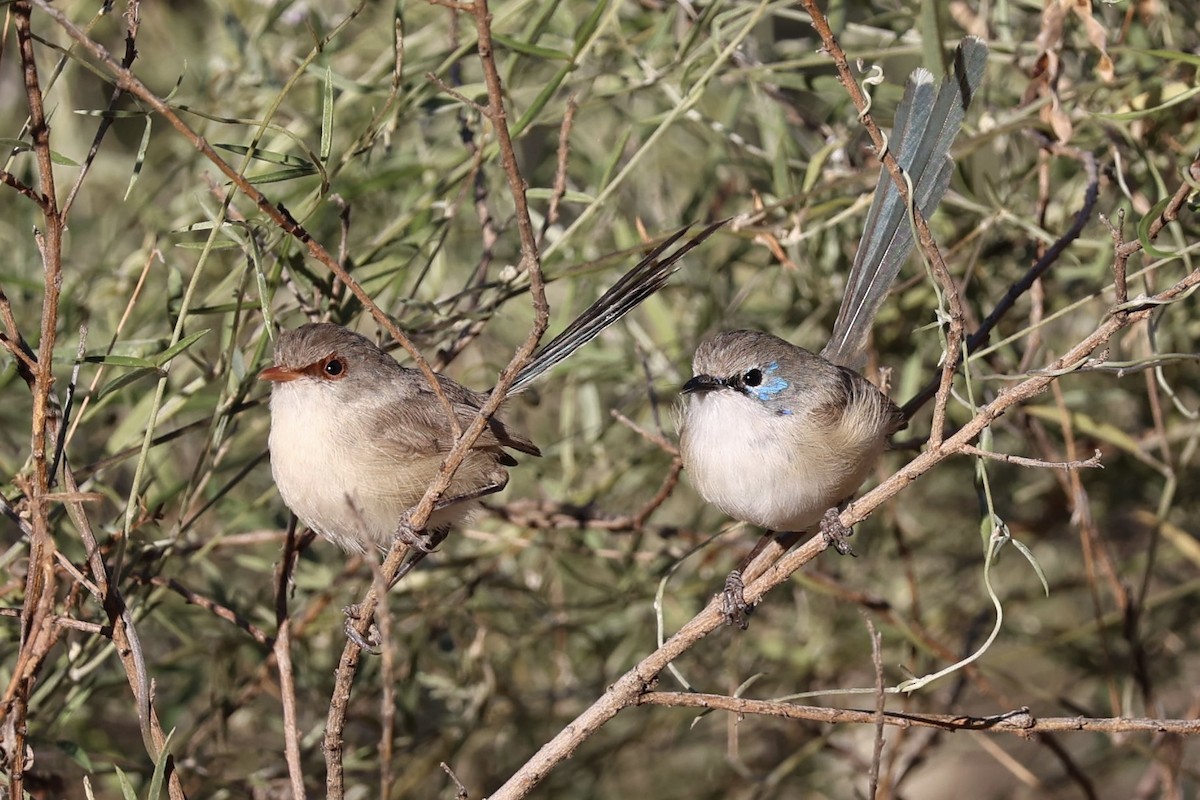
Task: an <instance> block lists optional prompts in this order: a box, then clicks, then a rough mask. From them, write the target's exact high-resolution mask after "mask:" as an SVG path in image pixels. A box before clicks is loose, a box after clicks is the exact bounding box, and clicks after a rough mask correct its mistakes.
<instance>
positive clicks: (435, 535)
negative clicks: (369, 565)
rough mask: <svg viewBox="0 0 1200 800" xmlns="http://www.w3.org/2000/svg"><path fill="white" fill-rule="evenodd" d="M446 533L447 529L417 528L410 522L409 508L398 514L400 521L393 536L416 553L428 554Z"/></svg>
mask: <svg viewBox="0 0 1200 800" xmlns="http://www.w3.org/2000/svg"><path fill="white" fill-rule="evenodd" d="M447 533H449V530H448V529H441V530H432V531H427V530H424V529H421V530H418V529H417V528H415V527H414V526H413V524H412V509H409V510H408V511H405V512H404V513H403V514H401V515H400V521H399V522H398V523H397V524H396V533H395V537H396V538H397V539H399V540H400V541H401V542H403V543H404V544H406V545H408V546H409V547H411V548H412V549H413V550H416V551H417V552H418V553H422V554H424V555H428V554H429V553H432V552H433V551H434V550H436V549H437V546H438V545H439V544H441V543H442V540H443V539H445V538H446V534H447Z"/></svg>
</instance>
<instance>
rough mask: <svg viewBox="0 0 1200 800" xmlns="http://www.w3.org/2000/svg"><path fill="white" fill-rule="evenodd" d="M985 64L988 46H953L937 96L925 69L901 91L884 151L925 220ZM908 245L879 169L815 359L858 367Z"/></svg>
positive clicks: (901, 215)
mask: <svg viewBox="0 0 1200 800" xmlns="http://www.w3.org/2000/svg"><path fill="white" fill-rule="evenodd" d="M986 66H987V45H986V44H984V43H983V41H982V40H981V39H978V38H976V37H973V36H971V37H967V38H966V39H964V40H963V41H962V43H961V44H959V46H958V50H957V51H956V52H955V58H954V71H953V73H952V74H951V75H949V76H947V77H946V78H944V79H943V80H942V83H941V85H940V86H939V87H938V89H937V92H936V94H935V92H934V88H933V76H932V75H931V74H930V73H929V71H928V70H925V69H917V70H914V71H913V73H912V75H910V76H909V79H908V83H907V84H906V85H905V88H904V97H903V98H902V99H901V101H900V106H899V107H898V108H897V109H896V121H895V125H894V127H893V131H892V136H891V140H890V141H889V143H888V149H889V150H891V152H892V153H893V154H894V155H895V156H896V160H897V162H898V163H899V165H900V167H901V168H902V169H903V170H904V171H905V173H907V175H908V176H909V179H910V180H911V181H912V189H913V191H912V194H913V202H914V204H915V205H916V207H917V208H918V209H920V211H921V214H922V215H923V216H926V217H928V216H929V215H930V214H932V213H933V211H934V209H935V208H937V204H938V203H939V202H941V199H942V196H943V195H945V193H946V189H947V188H948V187H949V186H950V178H951V175H952V174H953V172H954V162H953V161H952V160H951V158H950V146H951V145H952V144H953V143H954V138H955V136H957V135H958V130H959V127H960V126H961V125H962V121H963V116H964V115H965V114H966V110H967V107H968V106H970V104H971V99H972V98H973V97H974V96H975V94H976V92H978V90H979V86H980V84H981V83H982V82H983V73H984V68H985V67H986ZM912 246H913V230H912V225H910V224H909V220H908V209H907V207H906V206H905V204H904V203H903V202H902V201H901V199H900V192H899V190H897V188H896V185H895V182H894V181H893V180H892V177H891V175H890V174H889V173H888V171H887V168H886V167H881V168H880V173H879V185H878V186H877V187H876V190H875V198H874V200H872V202H871V209H870V211H869V212H868V213H867V222H866V227H865V228H864V230H863V235H862V239H861V241H860V242H859V247H858V252H857V254H856V255H855V258H854V265H853V266H852V267H851V269H850V277H849V278H848V280H847V282H846V292H845V295H844V296H843V297H842V305H841V308H840V309H839V310H838V316H837V319H836V321H835V322H834V324H833V334H832V335H831V336H830V339H829V343H828V344H827V345H826V346H825V349H824V350H822V351H821V355H823V356H825V358H827V359H829V360H830V361H833V362H834V363H836V364H842V365H844V366H849V367H858V366H859V365H860V364H859V362H860V361H861V359H862V357H863V350H864V349H865V347H866V343H867V335H868V333H869V332H870V329H871V325H872V323H873V322H874V320H875V315H876V314H877V313H878V311H879V307H880V305H882V303H883V300H884V298H885V297H886V296H887V293H888V290H889V289H890V288H891V286H892V283H893V282H894V281H895V279H896V275H897V274H898V273H899V272H900V267H901V266H902V265H903V264H904V261H905V260H906V259H907V258H908V255H909V253H910V252H912Z"/></svg>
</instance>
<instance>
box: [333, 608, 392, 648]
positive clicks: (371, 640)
mask: <svg viewBox="0 0 1200 800" xmlns="http://www.w3.org/2000/svg"><path fill="white" fill-rule="evenodd" d="M360 611H361V609H360V608H359V606H358V604H357V603H356V604H354V605H352V606H346V607H345V608H343V609H342V613H343V614H345V615H346V620H345V622H344V623H343V625H342V630H344V631H345V632H346V638H347V639H349V640H350V641H352V642H354V643H355V644H356V645H358V646H359V647H361V648H362V650H363V652H366V653H370V654H371V655H373V656H377V655H379V648H380V645H382V644H383V637H382V636H381V635H380V633H379V628H378V626H376V625H375V623H371V627H370V628H368V629H367V633H366V635H365V636H364V635H363V634H361V633H359V632H358V628H356V627H355V626H354V623H355V622H357V621H358V620H359V619H361V617H360V616H359V614H360Z"/></svg>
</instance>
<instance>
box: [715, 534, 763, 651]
mask: <svg viewBox="0 0 1200 800" xmlns="http://www.w3.org/2000/svg"><path fill="white" fill-rule="evenodd" d="M774 539H775V534H774V533H773V532H771V531H767V532H766V533H764V534H763V535H762V536H760V537H759V539H758V542H757V543H756V544H755V545H754V548H753V549H752V550H751V551H750V553H749V555H747V556H746V557H745V558H743V559H742V561H741V563H739V564H738V565H737V566H736V567H735V568H734V569H733V571H732V572H730V573H729V574H728V575H727V576H726V577H725V589H724V590H723V591H722V592H721V609H722V612H723V613H724V615H725V624H726V625H737V626H738V627H739V628H741V629H742V630H746V628H748V627H749V626H750V620H749V616H750V612H752V611H753V610H754V606H752V605H750V604H749V603H747V602H746V583H745V581H744V580H742V572H743V571H744V570H745V569H746V567H748V566H750V562H752V561H754V559H755V558H757V557H758V554H759V553H761V552H762V551H763V550H764V549H766V547H767V546H768V545H769V544H771V542H772V541H773V540H774Z"/></svg>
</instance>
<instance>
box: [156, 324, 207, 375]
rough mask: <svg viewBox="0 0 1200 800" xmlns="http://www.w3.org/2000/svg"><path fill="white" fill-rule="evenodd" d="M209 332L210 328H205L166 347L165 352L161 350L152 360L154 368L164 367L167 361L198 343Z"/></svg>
mask: <svg viewBox="0 0 1200 800" xmlns="http://www.w3.org/2000/svg"><path fill="white" fill-rule="evenodd" d="M210 330H211V328H205V329H204V330H200V331H196V332H195V333H192V334H189V335H187V336H185V337H183V338H182V339H180V340H179V341H178V342H176V343H175V344H173V345H171V346H170V347H168V348H167V349H166V350H163V351H162V352H161V353H159V354H158V355H157V356H155V358H154V364H155V366H158V367H161V366H163V365H165V364H166V363H167V362H168V361H170V360H171V359H173V358H174V357H175V356H177V355H179V354H180V353H182V352H183V351H184V350H187V349H188V348H189V347H191V346H192V345H194V344H195V343H196V342H198V341H200V339H202V338H203V337H204V336H205V335H206V334H207V333H208V332H209V331H210Z"/></svg>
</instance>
